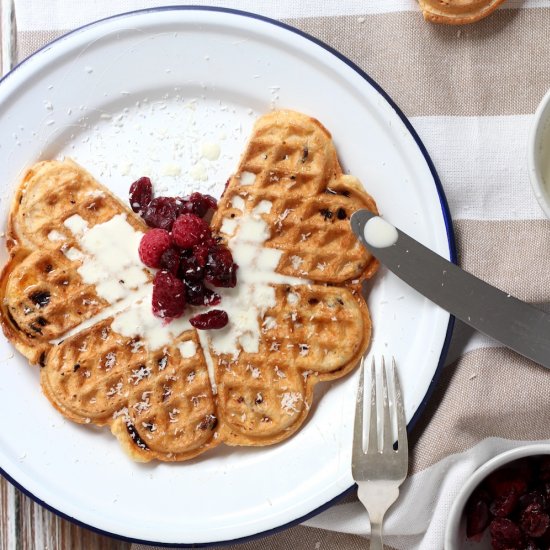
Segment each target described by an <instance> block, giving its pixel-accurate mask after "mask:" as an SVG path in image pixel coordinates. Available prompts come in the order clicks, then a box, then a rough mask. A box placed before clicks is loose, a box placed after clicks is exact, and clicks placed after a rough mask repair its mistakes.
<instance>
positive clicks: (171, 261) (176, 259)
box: [152, 229, 180, 275]
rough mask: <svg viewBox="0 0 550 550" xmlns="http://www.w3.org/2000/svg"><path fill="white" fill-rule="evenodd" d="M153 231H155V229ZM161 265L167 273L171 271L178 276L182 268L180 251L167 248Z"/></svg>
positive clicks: (161, 259) (161, 258)
mask: <svg viewBox="0 0 550 550" xmlns="http://www.w3.org/2000/svg"><path fill="white" fill-rule="evenodd" d="M152 231H154V229H153V230H152ZM159 263H160V267H162V269H166V270H167V271H170V273H173V274H174V275H177V274H178V270H179V267H180V253H179V251H178V250H177V249H176V248H174V247H173V246H171V247H170V248H167V249H166V250H165V251H164V252H163V253H162V256H161V257H160V261H159Z"/></svg>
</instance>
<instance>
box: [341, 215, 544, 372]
mask: <svg viewBox="0 0 550 550" xmlns="http://www.w3.org/2000/svg"><path fill="white" fill-rule="evenodd" d="M351 227H352V229H353V231H354V233H355V234H356V235H357V237H358V238H359V240H360V242H361V243H362V244H363V245H364V246H365V247H366V248H367V250H369V251H370V252H371V254H372V255H373V256H375V257H376V258H378V260H379V261H380V262H381V263H382V264H384V265H385V266H386V267H387V268H388V269H389V270H390V271H392V272H393V273H395V274H396V275H397V276H398V277H399V278H400V279H402V280H403V281H405V282H406V283H407V284H409V285H410V286H411V287H413V288H414V289H415V290H417V291H418V292H420V293H421V294H422V295H424V296H425V297H426V298H428V299H429V300H431V301H432V302H434V303H435V304H437V305H438V306H440V307H442V308H443V309H445V310H446V311H448V312H449V313H451V314H452V315H454V316H455V317H456V318H458V319H460V320H462V321H464V322H465V323H467V324H468V325H470V326H472V327H474V328H475V329H476V330H478V331H479V332H482V333H483V334H486V335H488V336H491V337H492V338H494V339H495V340H498V341H499V342H501V343H502V344H504V345H505V346H507V347H509V348H510V349H513V350H514V351H516V352H518V353H520V354H521V355H523V356H525V357H527V358H529V359H531V360H533V361H535V362H536V363H539V364H540V365H542V366H543V367H546V368H550V314H548V313H545V312H544V311H542V310H540V309H538V308H536V307H534V306H532V305H530V304H527V303H525V302H522V301H521V300H518V299H517V298H515V297H514V296H511V295H510V294H507V293H506V292H502V291H501V290H499V289H498V288H495V287H494V286H491V285H490V284H488V283H486V282H484V281H482V280H481V279H478V278H477V277H475V276H474V275H472V274H470V273H468V272H466V271H464V270H463V269H461V268H460V267H458V266H457V265H455V264H453V263H451V262H449V261H448V260H446V259H445V258H443V257H442V256H440V255H439V254H436V253H435V252H433V251H432V250H430V249H429V248H427V247H425V246H424V245H422V244H420V243H419V242H418V241H416V240H415V239H413V238H412V237H410V236H409V235H407V234H406V233H403V231H400V230H399V229H397V228H395V227H394V226H393V225H391V224H390V223H388V222H387V221H385V220H384V219H383V218H381V217H379V216H377V215H376V214H373V213H372V212H369V211H368V210H358V211H357V212H355V213H354V214H353V215H352V216H351Z"/></svg>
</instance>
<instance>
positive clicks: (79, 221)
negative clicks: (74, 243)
mask: <svg viewBox="0 0 550 550" xmlns="http://www.w3.org/2000/svg"><path fill="white" fill-rule="evenodd" d="M63 225H64V226H65V227H66V228H67V229H68V230H69V231H70V232H71V233H72V234H73V235H75V236H77V237H78V236H79V235H84V233H85V232H86V230H87V229H88V222H87V221H86V220H85V219H84V218H82V217H81V216H79V215H78V214H74V215H73V216H70V217H69V218H67V219H66V220H65V221H64V222H63Z"/></svg>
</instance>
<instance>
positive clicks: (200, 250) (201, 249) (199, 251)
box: [193, 242, 212, 267]
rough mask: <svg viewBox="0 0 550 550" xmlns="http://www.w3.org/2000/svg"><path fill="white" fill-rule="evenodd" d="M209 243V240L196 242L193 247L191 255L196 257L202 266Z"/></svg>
mask: <svg viewBox="0 0 550 550" xmlns="http://www.w3.org/2000/svg"><path fill="white" fill-rule="evenodd" d="M211 244H212V243H211V242H207V243H201V244H198V245H196V246H194V247H193V257H194V258H196V260H197V263H198V264H199V265H200V266H201V267H204V266H205V265H206V262H207V260H208V252H209V250H210V246H211Z"/></svg>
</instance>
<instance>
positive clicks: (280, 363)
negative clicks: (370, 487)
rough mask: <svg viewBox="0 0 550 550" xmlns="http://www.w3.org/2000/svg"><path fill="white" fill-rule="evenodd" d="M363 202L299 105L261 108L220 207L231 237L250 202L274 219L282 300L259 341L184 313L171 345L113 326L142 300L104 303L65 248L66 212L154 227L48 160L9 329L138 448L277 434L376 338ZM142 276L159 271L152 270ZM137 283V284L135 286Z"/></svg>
mask: <svg viewBox="0 0 550 550" xmlns="http://www.w3.org/2000/svg"><path fill="white" fill-rule="evenodd" d="M268 203H269V204H270V208H269V209H267V208H265V205H266V204H268ZM358 208H369V209H370V210H372V211H376V205H375V204H374V201H373V200H372V199H371V198H370V197H369V195H368V194H367V193H365V191H364V190H362V188H361V186H360V184H359V182H358V181H357V180H356V179H354V178H352V177H351V176H346V175H343V174H342V170H341V168H340V165H339V163H338V160H337V157H336V152H335V149H334V146H333V144H332V140H331V137H330V134H329V133H328V131H327V130H326V129H325V128H324V127H323V126H322V125H321V124H320V123H319V122H318V121H316V120H314V119H312V118H310V117H307V116H305V115H301V114H299V113H294V112H290V111H277V112H274V113H271V114H268V115H266V116H264V117H262V118H260V119H259V121H258V122H257V124H256V125H255V127H254V130H253V132H252V136H251V138H250V140H249V142H248V144H247V147H246V150H245V152H244V154H243V156H242V158H241V161H240V163H239V166H238V169H237V171H236V172H235V175H234V176H232V177H231V178H230V180H229V181H228V185H227V187H226V190H225V192H224V195H223V197H222V199H221V201H220V204H219V208H218V210H217V212H216V214H215V215H214V218H213V220H212V229H213V231H214V232H216V233H218V234H219V236H220V239H222V240H225V241H226V242H227V244H228V246H230V247H231V246H232V237H231V235H230V234H229V233H228V221H231V223H234V224H235V223H238V222H239V220H241V221H242V220H245V219H246V217H247V216H250V215H252V213H254V215H255V217H256V218H257V219H258V220H261V221H262V223H264V224H265V227H266V228H268V237H267V239H266V240H265V242H264V243H263V247H265V249H266V250H267V249H271V250H273V251H276V252H277V254H279V255H280V259H279V261H278V264H277V266H276V270H275V271H276V275H277V277H278V278H279V279H280V280H279V279H277V280H276V281H274V282H273V283H272V282H268V283H266V286H268V287H269V288H270V289H271V290H270V292H272V293H273V302H272V303H271V305H270V307H268V308H267V309H266V310H265V311H262V312H261V315H259V317H258V319H257V325H258V327H261V329H260V330H259V339H258V342H257V347H256V348H255V349H250V346H246V345H244V344H243V343H242V342H240V341H239V343H237V344H236V345H235V349H234V350H232V351H231V352H220V351H219V350H217V348H216V340H215V338H216V336H215V334H214V333H216V331H196V330H195V329H192V328H191V326H190V325H186V324H185V322H182V324H181V330H179V332H177V333H176V334H175V335H174V337H173V338H172V339H171V340H170V341H169V342H168V343H167V344H166V345H162V346H160V347H157V348H153V347H152V346H149V345H148V341H147V339H143V338H140V337H139V336H132V337H129V336H124V335H123V334H121V333H120V332H117V331H116V330H115V328H114V327H115V326H116V325H114V323H115V322H116V320H117V316H118V315H120V312H121V311H122V308H130V309H131V308H132V307H137V306H136V305H135V303H133V302H128V303H129V304H130V305H128V303H126V302H125V301H124V300H125V298H121V300H120V301H119V302H116V301H115V303H110V302H108V301H106V300H105V299H103V298H101V297H100V296H99V294H98V292H97V289H96V287H95V286H94V285H89V284H86V283H85V282H84V281H83V279H82V277H81V276H80V274H79V271H78V268H79V266H80V265H81V263H82V260H81V259H80V258H79V256H78V255H76V256H75V255H71V254H70V251H71V250H72V249H78V247H79V241H78V239H76V238H75V237H74V234H73V232H71V231H69V230H67V228H66V226H65V221H66V220H67V219H68V218H70V217H71V216H73V215H76V214H77V215H79V216H80V217H82V218H83V219H84V220H85V221H86V223H87V225H88V227H89V228H93V227H94V226H96V225H98V224H102V223H104V222H107V221H108V220H111V219H112V218H113V217H114V216H116V215H120V214H123V215H125V216H126V220H127V221H128V223H129V224H130V225H131V226H132V228H133V229H135V230H136V231H142V232H143V231H146V227H145V226H144V224H143V223H142V221H141V220H140V219H139V218H137V217H136V216H135V215H134V214H133V213H132V212H131V211H129V209H127V208H126V206H124V205H123V204H122V203H121V202H119V200H118V199H117V198H116V197H115V196H114V195H112V193H110V192H109V191H108V190H107V189H106V188H105V187H103V186H102V185H100V184H99V183H98V182H96V181H95V180H94V179H93V177H92V176H91V175H90V174H88V173H87V172H86V171H85V170H84V169H83V168H81V167H80V166H78V165H76V164H75V163H74V162H71V161H64V162H60V161H44V162H41V163H38V164H37V165H35V166H33V167H32V168H31V169H30V170H29V171H28V173H27V174H26V176H25V177H24V179H23V182H22V183H21V186H20V188H19V190H18V191H17V194H16V197H15V200H14V203H13V207H12V211H11V213H10V219H9V223H8V238H7V243H8V250H9V252H10V260H9V261H8V263H7V265H6V266H5V268H4V271H3V274H2V278H1V280H0V293H1V294H2V302H1V306H0V308H1V309H0V318H1V322H2V328H3V331H4V333H5V335H6V336H7V338H9V339H10V340H11V341H12V343H13V344H14V345H15V346H16V348H17V349H18V350H19V351H20V352H21V353H22V354H23V355H24V356H25V357H27V358H28V359H29V361H30V362H31V363H32V364H36V365H39V366H40V375H41V376H40V380H41V386H42V390H43V393H44V394H45V396H46V397H47V398H48V399H49V401H50V402H51V403H52V405H53V406H54V407H55V408H56V409H57V410H58V411H60V412H61V413H62V414H63V415H64V416H65V417H67V418H69V419H70V420H72V421H74V422H77V423H80V424H93V425H97V426H108V427H110V429H111V431H112V433H113V434H114V435H115V436H116V437H117V439H118V440H119V442H120V444H121V445H122V447H123V448H124V450H125V451H126V452H127V453H128V454H129V455H130V456H131V457H132V458H133V459H135V460H137V461H149V460H153V459H158V460H162V461H183V460H187V459H190V458H192V457H195V456H197V455H199V454H201V453H203V452H205V451H207V450H208V449H211V448H213V447H216V446H217V445H219V444H221V443H225V444H228V445H247V446H249V445H268V444H273V443H276V442H278V441H282V440H284V439H286V438H287V437H289V436H290V435H291V434H292V433H294V432H296V430H298V429H299V427H300V426H301V425H302V424H303V422H304V420H305V419H306V417H307V415H308V412H309V410H310V408H311V404H312V400H313V388H314V386H315V384H316V383H317V382H319V381H322V380H332V379H335V378H338V377H341V376H343V375H345V374H346V373H347V372H349V371H350V370H351V369H353V368H354V367H355V366H356V364H357V362H358V360H359V358H360V357H361V356H362V355H363V353H364V352H365V350H366V348H367V346H368V343H369V341H370V335H371V323H370V318H369V313H368V310H367V307H366V304H365V302H364V300H362V298H361V297H360V293H359V288H360V285H361V283H362V281H363V280H364V279H365V278H368V277H371V276H372V275H373V274H374V273H375V271H376V268H377V262H376V260H374V258H373V257H372V256H370V255H369V254H368V253H367V252H366V251H365V250H364V249H363V248H362V247H361V246H359V244H358V243H357V241H356V240H355V238H354V237H353V235H352V233H351V229H350V226H349V216H350V214H351V213H352V212H353V211H354V210H356V209H358ZM52 232H53V233H52ZM242 275H243V274H242V273H241V274H239V276H238V279H239V283H238V285H237V289H238V288H241V289H242V288H244V287H243V286H242V285H243V284H245V283H242V282H240V281H241V279H242V280H245V277H242ZM144 277H145V280H146V281H150V280H151V277H152V275H151V273H150V272H149V271H148V270H146V269H145V268H144ZM288 281H290V282H288ZM239 285H241V286H240V287H239ZM146 286H147V285H146ZM149 286H150V285H149ZM221 290H222V291H225V290H226V289H221ZM232 291H233V289H229V290H228V291H227V292H229V293H230V292H232ZM138 293H139V291H138V290H137V289H135V288H129V289H128V296H129V299H130V300H132V299H133V297H134V295H137V294H138ZM221 294H222V296H224V293H223V292H221ZM143 299H144V300H146V299H147V296H146V297H145V298H143ZM148 299H150V297H149V298H148ZM226 300H229V298H226V297H225V296H224V297H223V300H222V304H221V306H220V307H222V308H223V307H224V304H226V303H227V304H229V303H230V301H226ZM144 303H145V302H144ZM147 305H148V302H147ZM117 307H118V309H117ZM159 322H160V321H159ZM175 322H176V321H174V322H173V323H175ZM178 322H179V320H178ZM230 324H231V312H230ZM235 325H238V320H236V321H235ZM178 326H180V325H178ZM184 350H185V351H184ZM189 350H191V352H189Z"/></svg>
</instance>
